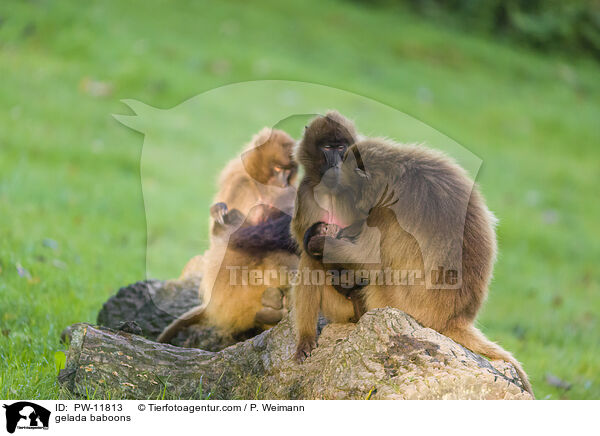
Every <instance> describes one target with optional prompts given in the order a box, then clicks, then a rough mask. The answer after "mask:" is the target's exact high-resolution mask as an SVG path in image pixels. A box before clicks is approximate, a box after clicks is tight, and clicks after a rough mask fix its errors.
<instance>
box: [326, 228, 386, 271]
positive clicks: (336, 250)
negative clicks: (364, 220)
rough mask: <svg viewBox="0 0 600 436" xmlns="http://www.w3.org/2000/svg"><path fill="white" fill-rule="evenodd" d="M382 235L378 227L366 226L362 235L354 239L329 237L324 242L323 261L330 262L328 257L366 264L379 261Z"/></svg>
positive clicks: (345, 261)
mask: <svg viewBox="0 0 600 436" xmlns="http://www.w3.org/2000/svg"><path fill="white" fill-rule="evenodd" d="M380 248H381V243H380V235H379V232H378V231H377V230H376V229H373V228H370V227H366V226H365V227H364V229H363V231H362V232H361V233H360V235H359V236H358V237H356V238H354V239H353V240H352V241H349V240H347V239H337V238H332V237H328V238H327V240H326V241H325V244H324V250H323V262H324V263H328V261H327V259H328V257H329V258H330V259H331V260H332V261H336V262H343V263H352V264H359V265H360V264H365V263H379V262H380V261H381V253H380Z"/></svg>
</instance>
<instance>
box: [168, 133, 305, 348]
mask: <svg viewBox="0 0 600 436" xmlns="http://www.w3.org/2000/svg"><path fill="white" fill-rule="evenodd" d="M293 146H294V140H293V139H292V138H291V137H290V136H289V135H288V134H287V133H286V132H284V131H282V130H275V129H269V128H264V129H263V130H261V131H260V132H259V133H258V134H257V135H255V136H254V138H253V139H252V141H250V143H249V144H248V145H247V146H246V147H245V149H244V151H243V152H242V154H241V156H239V157H238V158H236V159H233V160H232V161H231V162H229V163H228V164H227V166H226V167H225V168H224V169H223V171H222V172H221V175H220V177H219V190H218V192H217V195H216V196H215V203H214V204H213V206H212V207H211V208H210V215H211V222H210V247H209V249H208V250H207V251H206V252H205V253H204V254H203V255H199V256H196V257H194V258H192V259H191V260H190V261H189V262H188V264H187V265H186V266H185V267H184V270H183V272H182V277H185V276H188V275H191V274H194V273H196V272H199V273H201V274H202V284H201V285H200V289H199V293H200V294H201V297H202V301H203V304H202V305H200V306H197V307H194V308H192V309H190V310H189V311H188V312H186V313H185V314H183V315H181V316H180V317H179V318H178V319H176V320H174V321H173V322H172V323H171V324H170V325H169V326H168V327H167V328H166V329H165V330H164V331H163V332H162V333H161V335H160V336H159V337H158V341H160V342H168V341H170V340H171V339H172V338H173V337H174V336H175V335H176V334H177V332H179V331H180V330H181V329H183V328H185V327H188V326H190V325H192V324H198V323H201V322H205V323H206V324H208V325H211V326H214V327H217V328H218V329H219V330H220V331H221V332H222V334H225V335H232V336H234V337H235V336H236V335H240V334H244V333H246V332H249V331H260V330H264V329H266V328H269V327H271V326H272V325H274V324H276V323H277V322H278V321H279V320H280V319H281V317H282V316H283V314H284V310H283V309H282V307H281V305H282V299H283V295H281V296H277V295H274V294H273V293H272V292H271V293H270V294H269V295H263V293H264V292H265V289H266V288H269V287H271V288H275V287H277V286H279V285H281V284H282V283H284V285H285V284H287V273H286V271H289V270H291V269H295V268H296V265H297V263H298V255H297V250H296V246H295V243H294V241H293V240H292V239H291V235H290V232H289V223H290V220H291V213H292V210H293V206H294V199H295V194H296V190H295V187H294V183H295V177H296V173H297V163H296V162H295V160H294V159H293V156H292V151H293ZM282 268H283V269H282ZM243 270H252V271H260V272H262V273H263V274H262V277H263V280H262V281H261V282H260V283H258V284H256V283H253V282H251V281H247V280H246V282H244V277H243V276H242V274H243ZM232 271H233V272H232ZM266 272H274V273H275V274H274V275H273V274H270V273H266ZM280 273H286V276H282V277H280V275H282V274H280ZM232 274H234V275H235V276H234V279H235V280H234V281H232V280H231V277H232ZM265 302H266V303H265ZM263 303H265V304H263ZM267 304H269V305H268V306H267Z"/></svg>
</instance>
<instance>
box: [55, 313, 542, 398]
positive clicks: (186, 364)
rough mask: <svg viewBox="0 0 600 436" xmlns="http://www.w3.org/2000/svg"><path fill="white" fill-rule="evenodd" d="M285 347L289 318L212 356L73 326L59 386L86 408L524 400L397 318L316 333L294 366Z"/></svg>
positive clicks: (450, 347) (501, 378) (459, 350)
mask: <svg viewBox="0 0 600 436" xmlns="http://www.w3.org/2000/svg"><path fill="white" fill-rule="evenodd" d="M294 342H295V341H294V332H293V328H292V323H291V322H290V318H289V317H286V318H285V319H284V320H283V321H282V322H280V323H279V324H278V325H277V326H275V327H273V328H272V329H270V330H268V331H266V332H263V333H262V334H260V335H258V336H255V337H254V338H251V339H249V340H246V341H245V342H240V343H237V344H235V345H232V346H230V347H227V348H225V349H223V350H221V351H219V352H210V351H203V350H199V349H191V348H179V347H176V346H172V345H165V344H158V343H156V342H152V341H150V340H148V339H145V338H143V337H141V336H137V335H134V334H131V333H126V332H115V331H112V330H109V329H104V328H96V327H92V326H89V325H78V326H76V327H75V328H74V329H73V331H72V340H71V346H70V349H69V351H68V356H67V365H66V368H65V369H63V370H62V371H61V373H60V376H59V380H60V381H61V383H63V384H64V386H65V387H66V388H67V389H68V390H69V391H71V392H72V393H73V394H74V395H77V396H82V395H92V394H93V395H95V396H96V398H102V397H108V396H110V397H112V398H133V399H148V398H162V397H167V398H186V399H187V398H207V397H209V396H210V397H211V398H223V399H232V398H233V399H250V398H259V399H318V398H322V399H364V398H372V399H442V398H452V399H509V398H510V399H529V398H531V397H530V395H529V394H528V393H526V392H524V391H523V390H522V389H521V382H520V380H519V379H518V376H517V374H516V372H515V370H514V368H513V367H512V366H511V365H510V364H508V363H505V362H489V361H487V360H486V359H484V358H482V357H481V356H478V355H476V354H474V353H472V352H471V351H469V350H467V349H465V348H464V347H462V346H461V345H458V344H457V343H455V342H454V341H452V340H451V339H449V338H447V337H445V336H442V335H440V334H439V333H437V332H435V331H433V330H431V329H428V328H424V327H422V326H421V325H419V324H418V323H417V322H416V321H415V320H414V319H412V318H411V317H410V316H408V315H406V314H405V313H403V312H401V311H400V310H397V309H392V308H386V309H376V310H373V311H371V312H368V313H367V314H365V315H363V317H362V318H361V319H360V321H359V322H358V323H357V324H330V325H327V326H325V327H324V329H323V331H322V333H321V335H320V337H319V339H318V347H317V349H316V350H315V351H314V352H313V354H312V356H310V357H309V358H308V359H307V360H306V361H305V362H304V363H303V364H301V365H300V364H297V363H295V362H294V361H293V360H292V359H291V357H292V355H293V351H294Z"/></svg>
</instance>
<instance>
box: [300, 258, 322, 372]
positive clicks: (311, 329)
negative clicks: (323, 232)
mask: <svg viewBox="0 0 600 436" xmlns="http://www.w3.org/2000/svg"><path fill="white" fill-rule="evenodd" d="M318 267H319V266H318V264H317V265H316V268H318ZM304 268H309V270H314V269H315V262H314V261H313V260H312V259H310V258H309V257H308V255H307V254H306V253H302V254H301V255H300V263H299V265H298V272H299V280H300V283H299V284H298V285H296V286H294V312H295V317H296V329H297V341H296V354H295V355H294V359H296V361H298V362H302V361H304V359H306V358H307V357H308V356H309V355H310V352H311V351H312V350H313V349H314V348H315V347H316V346H317V321H318V319H319V309H320V307H321V292H322V288H323V286H318V285H315V284H312V283H303V279H304V277H303V275H302V274H301V273H300V271H303V270H304Z"/></svg>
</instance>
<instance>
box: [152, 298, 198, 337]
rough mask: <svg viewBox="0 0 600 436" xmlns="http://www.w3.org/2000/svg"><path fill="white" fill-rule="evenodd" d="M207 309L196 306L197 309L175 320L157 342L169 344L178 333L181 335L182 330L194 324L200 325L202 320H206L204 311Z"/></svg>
mask: <svg viewBox="0 0 600 436" xmlns="http://www.w3.org/2000/svg"><path fill="white" fill-rule="evenodd" d="M205 309H206V306H205V305H200V306H196V307H194V308H192V309H190V310H188V311H187V312H185V313H184V314H183V315H181V316H180V317H179V318H177V319H176V320H174V321H173V322H172V323H171V324H169V325H168V326H167V327H166V328H165V329H164V330H163V332H162V333H161V334H160V335H159V336H158V338H157V339H156V341H157V342H163V343H167V342H169V341H170V340H171V339H173V338H174V337H175V335H176V334H177V333H179V331H180V330H182V329H184V328H186V327H189V326H191V325H192V324H197V323H199V322H200V321H202V318H204V310H205Z"/></svg>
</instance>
